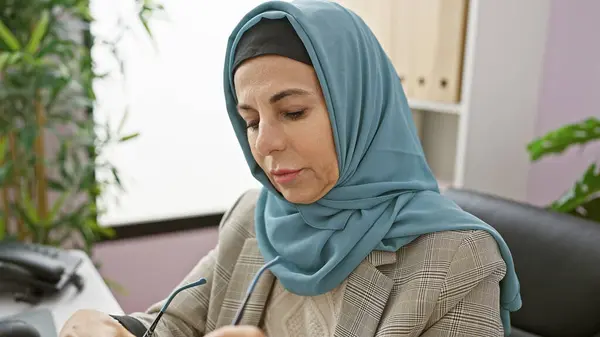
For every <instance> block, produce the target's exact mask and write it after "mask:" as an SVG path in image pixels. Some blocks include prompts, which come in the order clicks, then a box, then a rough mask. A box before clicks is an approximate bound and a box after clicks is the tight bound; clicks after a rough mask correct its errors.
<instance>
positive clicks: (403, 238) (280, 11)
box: [224, 0, 521, 333]
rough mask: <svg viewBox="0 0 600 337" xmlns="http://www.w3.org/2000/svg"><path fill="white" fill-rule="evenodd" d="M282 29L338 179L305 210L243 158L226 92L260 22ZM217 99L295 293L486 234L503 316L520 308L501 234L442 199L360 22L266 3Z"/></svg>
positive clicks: (264, 230) (281, 276) (391, 75)
mask: <svg viewBox="0 0 600 337" xmlns="http://www.w3.org/2000/svg"><path fill="white" fill-rule="evenodd" d="M280 19H285V20H288V21H289V23H290V24H291V25H292V27H293V28H294V30H295V32H296V34H297V35H298V37H299V38H300V40H301V41H302V42H303V44H304V47H305V48H306V51H307V52H308V55H309V56H310V60H311V63H312V65H313V67H314V69H315V72H316V74H317V77H318V79H319V83H320V85H321V89H322V92H323V95H324V97H325V101H326V104H327V109H328V111H329V117H330V121H331V125H332V130H333V136H334V140H335V145H336V151H337V156H338V164H339V168H340V178H339V180H338V182H337V184H336V185H335V186H334V188H333V189H332V190H331V191H330V192H329V193H327V194H326V195H325V196H324V197H323V198H322V199H320V200H318V201H317V202H315V203H313V204H309V205H300V204H293V203H290V202H288V201H286V200H285V199H284V198H283V197H282V196H281V194H280V193H279V192H278V191H277V190H276V189H275V188H274V187H273V186H272V185H271V183H270V182H269V179H268V178H267V177H266V175H265V174H264V172H263V171H262V170H261V168H260V167H259V166H258V164H257V163H256V162H255V160H254V158H253V157H252V153H251V151H250V147H249V144H248V140H247V136H246V127H245V124H244V121H243V120H242V118H241V117H240V116H239V114H238V113H237V109H236V105H237V100H236V95H235V90H234V87H233V68H234V59H235V51H236V47H237V45H238V43H239V41H240V39H241V37H242V36H243V35H244V33H245V32H246V31H248V29H250V28H251V27H253V26H254V25H255V24H256V23H257V22H259V21H260V20H280ZM224 90H225V98H226V103H227V110H228V114H229V117H230V120H231V122H232V125H233V128H234V131H235V134H236V136H237V138H238V141H239V143H240V145H241V147H242V150H243V153H244V156H245V158H246V161H247V162H248V165H249V168H250V170H251V172H252V174H253V175H254V177H255V178H256V179H257V180H258V181H260V182H261V183H262V185H263V186H264V187H263V189H262V191H261V193H260V196H259V199H258V202H257V205H256V211H255V226H256V238H257V241H258V245H259V248H260V251H261V253H262V255H263V256H264V258H265V260H266V261H271V260H273V259H275V258H278V259H279V263H278V264H276V265H274V266H272V267H271V269H270V270H271V271H272V272H273V274H274V275H275V276H276V277H277V278H278V280H279V281H280V282H281V283H282V284H283V286H284V287H285V288H286V289H287V290H288V291H291V292H293V293H296V294H298V295H304V296H314V295H318V294H322V293H325V292H328V291H330V290H332V289H334V288H335V287H337V286H338V285H340V284H341V283H342V282H343V281H344V279H346V278H347V277H348V276H349V274H350V273H351V272H352V271H353V270H354V269H355V268H356V267H357V266H358V265H359V264H360V263H361V262H362V261H363V260H364V259H365V258H366V257H367V256H368V255H369V254H370V253H371V252H372V251H373V250H383V251H397V250H398V249H400V248H401V247H403V246H405V245H406V244H408V243H410V242H411V241H413V240H414V239H415V238H417V237H419V236H420V235H423V234H428V233H433V232H439V231H449V230H485V231H487V232H489V233H490V234H491V235H492V236H493V237H494V239H495V240H496V241H497V243H498V247H499V249H500V252H501V254H502V257H503V259H504V260H505V262H506V265H507V273H506V276H505V277H504V279H503V280H502V281H501V306H502V307H501V316H502V321H503V324H504V329H505V331H506V332H507V333H508V332H509V331H510V318H509V314H510V312H511V311H516V310H518V309H519V308H520V307H521V297H520V293H519V282H518V279H517V276H516V273H515V270H514V264H513V260H512V257H511V254H510V251H509V248H508V246H507V245H506V243H505V242H504V240H503V238H502V237H501V236H500V234H499V233H498V232H497V231H496V230H495V229H494V228H492V227H491V226H489V225H487V224H486V223H484V222H483V221H481V220H480V219H478V218H476V217H475V216H473V215H471V214H469V213H467V212H465V211H463V210H462V209H460V208H459V207H458V206H457V205H456V204H455V203H454V202H452V201H451V200H449V199H447V198H445V197H443V196H442V195H440V192H439V189H438V185H437V182H436V179H435V177H434V175H433V174H432V172H431V170H430V168H429V167H428V165H427V161H426V159H425V156H424V154H423V149H422V147H421V144H420V141H419V138H418V136H417V133H416V128H415V125H414V123H413V119H412V113H411V110H410V108H409V105H408V102H407V99H406V97H405V95H404V91H403V89H402V85H401V83H400V79H399V77H398V75H397V73H396V71H395V69H394V67H393V65H392V63H391V61H390V60H389V58H388V57H387V55H386V53H385V51H384V50H383V49H382V47H381V46H380V44H379V43H378V41H377V39H376V37H375V36H374V35H373V33H372V32H371V30H370V29H369V28H368V27H367V25H366V24H365V23H364V22H363V21H362V19H361V18H360V17H358V16H357V15H355V14H354V13H353V12H351V11H349V10H347V9H345V8H343V7H342V6H340V5H338V4H336V3H335V2H332V1H328V0H323V1H320V0H296V1H293V2H285V1H270V2H266V3H263V4H261V5H259V6H257V7H255V8H254V9H253V10H251V11H250V12H249V13H248V14H247V15H246V16H244V17H243V18H242V20H241V21H240V23H239V24H238V25H237V26H236V27H235V29H234V31H233V32H232V34H231V36H230V38H229V41H228V45H227V52H226V61H225V67H224Z"/></svg>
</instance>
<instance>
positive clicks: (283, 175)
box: [271, 170, 302, 184]
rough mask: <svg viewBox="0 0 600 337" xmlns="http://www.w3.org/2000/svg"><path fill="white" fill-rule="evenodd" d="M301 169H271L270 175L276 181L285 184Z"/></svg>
mask: <svg viewBox="0 0 600 337" xmlns="http://www.w3.org/2000/svg"><path fill="white" fill-rule="evenodd" d="M301 171H302V170H273V171H271V175H272V176H273V180H275V182H276V183H278V184H286V183H289V182H291V181H293V180H294V179H296V177H297V176H298V175H299V174H300V172H301Z"/></svg>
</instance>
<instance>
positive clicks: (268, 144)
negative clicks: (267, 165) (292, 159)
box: [255, 121, 285, 156]
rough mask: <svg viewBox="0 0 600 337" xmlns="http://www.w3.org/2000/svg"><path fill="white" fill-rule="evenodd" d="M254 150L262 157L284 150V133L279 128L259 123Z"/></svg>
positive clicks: (266, 123)
mask: <svg viewBox="0 0 600 337" xmlns="http://www.w3.org/2000/svg"><path fill="white" fill-rule="evenodd" d="M255 148H256V150H257V151H258V153H259V154H260V155H262V156H268V155H270V154H271V153H272V152H274V151H282V150H283V149H285V133H284V131H283V130H282V128H281V126H279V125H274V123H268V122H262V121H261V122H260V123H259V126H258V136H257V137H256V140H255Z"/></svg>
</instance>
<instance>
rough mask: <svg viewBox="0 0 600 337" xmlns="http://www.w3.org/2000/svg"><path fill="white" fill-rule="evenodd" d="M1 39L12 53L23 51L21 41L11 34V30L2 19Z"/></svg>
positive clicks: (0, 26) (0, 22)
mask: <svg viewBox="0 0 600 337" xmlns="http://www.w3.org/2000/svg"><path fill="white" fill-rule="evenodd" d="M0 39H1V40H2V41H4V43H5V44H6V46H7V47H8V48H10V50H12V51H18V50H21V44H20V43H19V40H17V38H16V37H15V36H14V35H13V33H11V31H10V29H8V27H6V25H5V24H4V22H2V19H0Z"/></svg>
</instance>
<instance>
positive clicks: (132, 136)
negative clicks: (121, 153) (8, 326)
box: [119, 132, 140, 143]
mask: <svg viewBox="0 0 600 337" xmlns="http://www.w3.org/2000/svg"><path fill="white" fill-rule="evenodd" d="M139 135H140V134H139V133H138V132H136V133H133V134H130V135H127V136H123V137H121V138H120V139H119V142H120V143H122V142H126V141H128V140H132V139H134V138H136V137H138V136H139Z"/></svg>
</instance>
